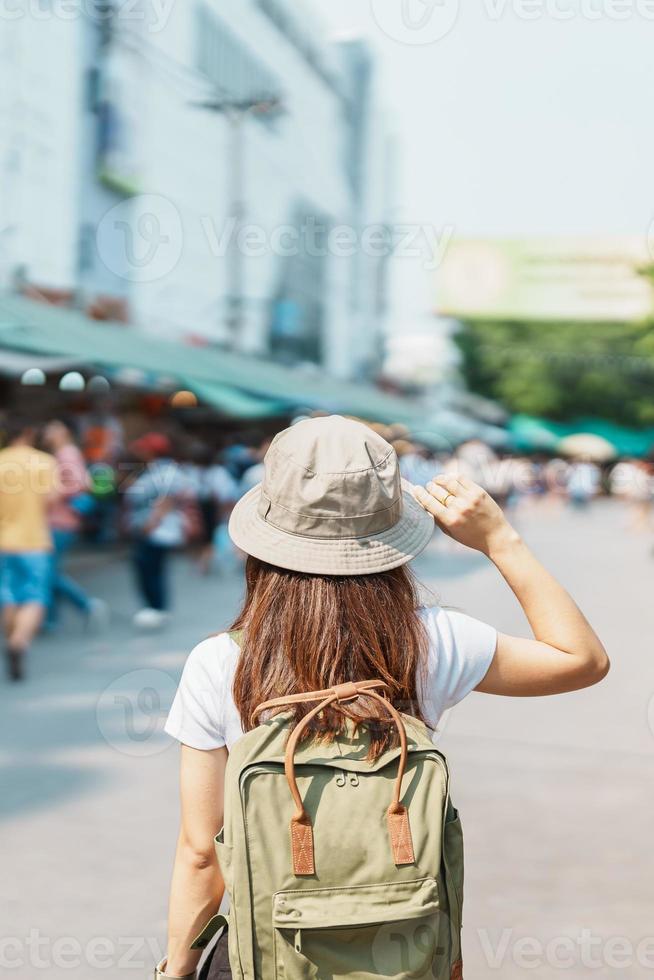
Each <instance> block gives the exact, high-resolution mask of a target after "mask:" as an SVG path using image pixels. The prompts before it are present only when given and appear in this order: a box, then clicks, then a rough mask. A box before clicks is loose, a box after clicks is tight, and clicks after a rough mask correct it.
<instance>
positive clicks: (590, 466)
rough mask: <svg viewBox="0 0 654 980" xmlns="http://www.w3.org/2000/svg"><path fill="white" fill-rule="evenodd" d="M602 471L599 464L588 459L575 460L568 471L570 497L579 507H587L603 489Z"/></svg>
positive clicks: (573, 503)
mask: <svg viewBox="0 0 654 980" xmlns="http://www.w3.org/2000/svg"><path fill="white" fill-rule="evenodd" d="M601 477H602V473H601V470H600V468H599V466H598V465H597V463H593V462H591V461H590V460H587V459H578V460H576V461H575V462H573V463H572V464H571V466H570V469H569V471H568V483H567V490H568V499H569V501H570V503H571V504H572V505H573V506H574V507H577V508H583V507H586V506H587V505H588V504H589V503H590V501H591V500H593V499H594V498H595V497H596V496H597V495H598V494H599V492H600V489H601Z"/></svg>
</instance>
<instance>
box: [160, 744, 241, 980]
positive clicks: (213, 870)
mask: <svg viewBox="0 0 654 980" xmlns="http://www.w3.org/2000/svg"><path fill="white" fill-rule="evenodd" d="M226 763H227V749H213V750H212V751H209V752H202V751H200V750H199V749H191V748H189V747H188V746H186V745H182V756H181V774H180V785H181V805H182V822H181V828H180V833H179V840H178V842H177V852H176V854H175V866H174V870H173V880H172V884H171V889H170V907H169V913H168V961H167V965H166V968H165V972H166V975H169V976H173V977H185V976H186V975H187V974H192V973H193V971H194V970H195V968H196V967H197V965H198V962H199V959H200V956H201V953H200V952H197V951H196V952H191V950H190V948H189V947H190V945H191V943H192V942H193V940H194V939H195V938H196V936H197V935H198V934H199V933H200V932H201V930H202V929H203V928H204V926H205V925H206V923H207V921H208V920H209V919H210V918H211V917H212V916H213V915H214V914H215V913H216V912H217V911H218V907H219V906H220V902H221V900H222V897H223V892H224V890H225V886H224V882H223V880H222V876H221V874H220V869H219V867H218V861H217V858H216V854H215V851H214V844H213V842H214V837H215V836H216V834H217V833H218V831H219V830H220V828H221V827H222V822H223V786H224V779H225V765H226Z"/></svg>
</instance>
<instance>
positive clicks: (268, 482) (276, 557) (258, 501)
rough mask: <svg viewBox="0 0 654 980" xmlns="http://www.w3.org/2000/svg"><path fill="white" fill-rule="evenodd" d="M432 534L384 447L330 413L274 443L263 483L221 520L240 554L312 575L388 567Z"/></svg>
mask: <svg viewBox="0 0 654 980" xmlns="http://www.w3.org/2000/svg"><path fill="white" fill-rule="evenodd" d="M433 531H434V519H433V517H431V516H430V515H429V514H428V513H427V512H426V511H425V510H423V508H422V507H421V506H420V504H419V503H418V502H417V501H416V500H415V499H414V498H413V496H412V494H411V490H410V487H409V485H408V484H405V483H404V482H403V481H402V479H401V477H400V467H399V463H398V459H397V455H396V453H395V450H394V449H393V447H392V446H391V445H390V444H389V443H388V442H386V440H385V439H383V438H382V437H381V436H380V435H378V434H377V433H376V432H374V431H373V430H372V429H370V428H368V426H366V425H363V424H362V423H361V422H355V421H353V420H351V419H345V418H342V417H341V416H340V415H331V416H328V417H326V418H317V419H307V420H305V421H303V422H298V423H297V424H296V425H294V426H292V427H291V428H290V429H285V430H284V431H283V432H280V433H279V434H278V435H277V436H275V438H274V440H273V442H272V443H271V446H270V449H269V450H268V452H267V453H266V457H265V460H264V479H263V483H261V484H259V485H258V486H256V487H254V488H253V489H252V490H250V491H249V493H247V494H245V496H244V497H242V498H241V500H240V501H239V502H238V503H237V505H236V507H235V508H234V510H233V511H232V515H231V518H230V522H229V533H230V535H231V538H232V540H233V541H234V543H235V544H236V545H237V547H239V548H240V549H241V550H242V551H245V552H246V553H247V554H249V555H253V556H254V557H255V558H260V559H261V560H262V561H266V562H268V563H269V564H271V565H278V566H280V567H281V568H289V569H292V570H294V571H297V572H308V573H310V574H314V575H370V574H372V573H374V572H383V571H386V570H387V569H389V568H396V567H397V566H398V565H404V564H405V563H406V562H408V561H411V559H412V558H415V557H416V555H419V554H420V552H421V551H422V550H423V549H424V548H425V547H426V545H427V544H428V543H429V540H430V538H431V536H432V534H433Z"/></svg>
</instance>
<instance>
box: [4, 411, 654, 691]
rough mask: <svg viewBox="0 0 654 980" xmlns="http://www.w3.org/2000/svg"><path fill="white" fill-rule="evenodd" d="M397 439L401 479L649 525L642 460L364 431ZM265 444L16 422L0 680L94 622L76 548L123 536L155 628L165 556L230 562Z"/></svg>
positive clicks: (99, 623) (8, 474)
mask: <svg viewBox="0 0 654 980" xmlns="http://www.w3.org/2000/svg"><path fill="white" fill-rule="evenodd" d="M373 428H375V429H377V430H378V431H379V432H380V433H381V434H382V435H384V437H385V438H387V439H388V441H389V442H391V443H392V444H393V446H394V447H395V449H396V451H397V453H398V456H399V457H400V466H401V471H402V475H403V477H404V479H405V480H407V481H408V482H409V483H412V484H423V485H424V484H426V483H427V482H428V481H429V480H431V479H432V478H433V476H434V475H435V474H437V473H443V472H445V473H460V474H464V475H466V476H468V477H469V478H471V479H473V480H475V482H477V483H479V484H481V485H482V486H483V487H484V488H485V489H486V490H487V491H488V492H489V493H491V494H492V495H493V496H494V497H495V498H496V499H497V500H498V502H499V503H500V504H501V505H502V506H503V507H506V508H515V507H516V506H518V505H519V504H521V503H522V502H526V501H537V500H547V501H548V502H552V501H556V500H558V501H560V502H562V503H569V504H570V505H571V506H573V507H576V508H580V509H581V508H584V507H587V506H588V505H589V504H590V503H591V501H592V500H593V499H595V498H596V497H598V496H601V495H606V494H610V495H613V496H615V497H619V498H621V499H623V500H625V501H627V502H629V503H630V504H631V506H632V512H633V524H634V526H637V527H640V528H643V527H645V526H647V525H648V524H649V520H650V507H651V502H652V499H653V498H654V467H653V466H652V464H651V463H650V462H649V461H643V460H638V459H625V460H621V461H618V462H611V463H608V462H604V463H599V462H595V461H593V460H591V459H588V458H580V459H564V458H557V457H551V456H544V455H536V456H534V455H531V456H528V455H524V456H520V455H515V454H511V455H506V454H505V455H498V453H496V452H495V451H494V450H493V449H491V448H490V447H488V446H486V445H485V444H484V443H481V442H476V441H471V442H466V443H464V444H463V445H461V446H459V447H457V448H456V449H448V450H437V451H434V450H432V449H429V448H428V447H426V446H425V445H423V444H420V443H417V442H414V441H411V440H410V439H409V434H408V432H407V431H406V430H405V429H403V427H401V426H381V425H378V426H373ZM269 442H270V440H269V438H267V437H266V438H264V437H263V436H262V435H261V434H260V433H259V434H258V436H257V434H256V433H254V434H253V433H251V434H250V437H249V438H247V439H239V438H238V437H232V439H231V441H229V442H225V440H224V438H223V441H222V444H221V445H220V446H217V445H216V444H211V443H210V442H209V441H207V440H206V439H203V438H198V437H197V436H194V435H189V434H188V433H185V434H183V436H182V437H178V438H174V437H172V436H171V435H170V434H168V433H167V432H165V431H150V432H146V433H145V434H143V435H141V436H140V437H139V438H137V439H135V440H133V441H131V442H127V443H126V440H125V439H124V433H123V429H122V425H121V423H120V420H119V419H118V418H117V417H116V416H113V415H112V414H111V413H103V414H96V415H91V416H89V417H88V418H86V419H84V420H83V423H82V424H80V422H79V420H77V421H76V422H74V423H72V422H70V421H66V420H62V419H53V420H51V421H49V422H47V423H46V424H45V425H42V426H36V425H35V424H34V423H32V422H30V421H28V420H24V419H19V418H16V417H13V418H11V419H10V420H9V421H8V423H7V424H6V425H5V440H4V443H5V448H4V449H2V450H1V451H0V604H1V606H2V623H3V630H4V637H5V653H6V662H7V668H8V675H9V677H10V678H11V679H13V680H19V679H21V678H22V677H23V676H24V667H25V655H26V653H27V651H28V649H29V646H30V644H31V643H32V641H33V639H34V637H35V636H36V634H37V633H38V632H39V631H40V630H54V629H57V628H58V622H59V612H60V608H61V606H62V604H64V603H66V604H68V605H70V606H71V607H72V608H73V609H74V610H76V611H77V613H78V614H79V616H80V618H81V620H82V622H83V624H84V625H85V627H86V628H89V629H102V628H103V627H104V626H105V625H106V624H107V622H108V619H109V616H110V610H109V608H108V606H107V604H106V602H105V601H104V600H102V599H100V598H98V597H94V596H91V595H89V594H88V592H87V591H86V589H85V588H84V586H83V585H82V584H81V583H80V582H79V581H77V580H76V579H75V578H74V577H73V576H71V575H70V573H69V572H68V570H67V568H66V565H67V560H68V556H69V555H70V553H71V551H72V550H73V549H74V548H75V547H76V546H77V545H79V544H80V542H82V541H83V542H84V543H85V545H86V546H87V547H90V548H96V549H97V548H100V547H102V546H106V545H108V544H112V543H114V542H121V541H127V542H129V549H130V558H131V564H132V567H133V583H134V590H135V595H136V597H137V606H138V608H137V611H136V612H135V614H134V624H135V626H137V627H138V628H142V629H155V628H159V627H161V626H163V625H164V624H165V622H166V621H167V619H168V616H169V614H170V609H171V596H170V578H169V562H170V557H171V555H172V554H173V553H175V552H177V551H179V550H181V549H189V550H191V551H192V553H193V556H194V560H195V562H196V566H197V570H198V572H199V573H200V574H209V573H210V572H212V571H215V570H217V569H220V568H229V567H230V566H237V565H238V564H239V562H240V560H241V559H240V556H239V555H237V554H236V553H235V552H234V550H233V547H232V545H231V542H230V539H229V536H228V534H227V522H228V520H229V515H230V512H231V510H232V508H233V507H234V504H235V503H236V501H237V500H238V499H239V498H240V496H241V495H242V494H244V493H247V492H248V490H250V489H251V488H252V487H254V486H255V485H256V484H257V483H258V482H259V481H260V479H261V477H262V470H263V458H264V455H265V453H266V450H267V448H268V445H269Z"/></svg>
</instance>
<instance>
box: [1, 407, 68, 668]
mask: <svg viewBox="0 0 654 980" xmlns="http://www.w3.org/2000/svg"><path fill="white" fill-rule="evenodd" d="M6 435H7V448H6V449H3V450H2V451H1V452H0V602H1V603H2V626H3V632H4V638H5V644H6V645H5V656H6V661H7V671H8V675H9V678H10V679H11V680H12V681H19V680H21V679H22V678H23V676H24V669H25V667H24V665H25V656H26V654H27V651H28V649H29V647H30V645H31V643H32V640H33V639H34V637H35V636H36V634H37V632H38V630H39V628H40V626H41V624H42V622H43V617H44V614H45V611H46V608H47V606H48V603H49V601H50V574H51V551H52V538H51V535H50V529H49V527H48V517H47V512H48V506H49V504H50V502H51V501H52V499H53V497H54V495H55V492H56V482H57V469H56V463H55V460H54V458H53V457H52V456H51V455H49V454H48V453H44V452H41V451H40V450H38V449H36V448H35V446H34V443H35V440H36V428H35V426H34V425H33V424H31V423H30V422H28V421H26V420H24V419H19V418H13V419H12V420H11V421H10V422H9V425H8V426H7V429H6Z"/></svg>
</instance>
